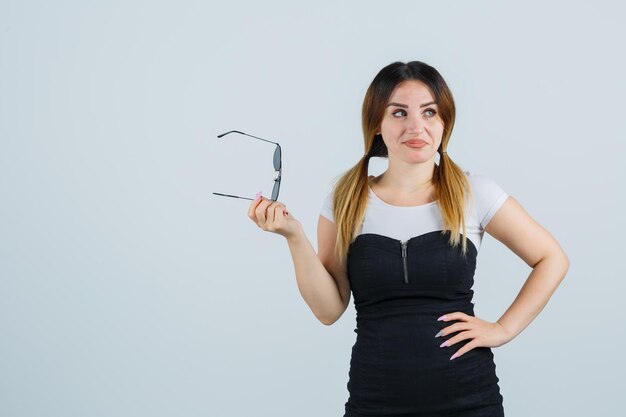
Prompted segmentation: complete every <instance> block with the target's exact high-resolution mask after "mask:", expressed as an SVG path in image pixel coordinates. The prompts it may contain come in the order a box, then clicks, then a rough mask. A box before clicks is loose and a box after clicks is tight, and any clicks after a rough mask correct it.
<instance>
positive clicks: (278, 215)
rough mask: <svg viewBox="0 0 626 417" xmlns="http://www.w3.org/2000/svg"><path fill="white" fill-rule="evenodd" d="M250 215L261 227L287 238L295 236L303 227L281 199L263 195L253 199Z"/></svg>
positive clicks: (249, 209) (249, 210)
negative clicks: (271, 198) (271, 199)
mask: <svg viewBox="0 0 626 417" xmlns="http://www.w3.org/2000/svg"><path fill="white" fill-rule="evenodd" d="M248 217H250V219H252V221H253V222H254V223H256V225H257V226H259V227H260V228H261V229H263V230H265V231H267V232H272V233H277V234H279V235H282V236H284V237H286V238H289V237H291V236H294V235H295V234H296V233H298V232H299V231H300V230H301V229H302V225H301V224H300V222H299V221H298V220H297V219H296V218H295V217H293V216H292V215H291V214H289V212H288V211H287V207H286V206H285V205H284V204H283V203H281V202H280V201H278V200H277V201H270V200H269V199H267V198H264V197H263V196H260V198H259V199H258V200H254V201H252V203H250V207H249V208H248Z"/></svg>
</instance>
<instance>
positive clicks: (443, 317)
mask: <svg viewBox="0 0 626 417" xmlns="http://www.w3.org/2000/svg"><path fill="white" fill-rule="evenodd" d="M445 319H446V316H445V315H444V316H441V317H439V318H438V319H437V321H441V320H445Z"/></svg>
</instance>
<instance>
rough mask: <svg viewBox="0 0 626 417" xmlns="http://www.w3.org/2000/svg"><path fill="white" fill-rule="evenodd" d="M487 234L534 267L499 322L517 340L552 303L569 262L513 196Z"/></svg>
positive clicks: (487, 229)
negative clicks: (547, 305) (553, 295)
mask: <svg viewBox="0 0 626 417" xmlns="http://www.w3.org/2000/svg"><path fill="white" fill-rule="evenodd" d="M485 231H486V232H487V233H489V234H490V235H491V236H493V237H495V238H496V239H497V240H499V241H500V242H502V243H503V244H504V245H505V246H507V247H508V248H509V249H511V251H513V252H514V253H515V254H516V255H517V256H519V257H520V258H521V259H522V260H524V262H526V264H527V265H528V266H530V267H531V268H533V270H532V272H531V273H530V275H529V276H528V278H527V279H526V282H525V283H524V285H523V286H522V289H521V290H520V292H519V294H518V295H517V297H516V298H515V300H514V301H513V303H512V304H511V306H510V307H509V308H508V309H507V310H506V312H505V313H504V314H503V315H502V317H500V318H499V319H498V320H497V323H499V324H500V326H502V327H503V328H504V329H505V331H506V332H507V333H508V335H509V337H510V339H513V338H515V337H516V336H517V335H518V334H520V333H521V332H522V331H523V330H524V329H525V328H526V327H527V326H528V325H529V324H530V323H531V322H532V321H533V320H534V319H535V317H537V315H538V314H539V313H540V312H541V310H543V308H544V307H545V305H546V304H547V303H548V300H549V299H550V297H551V296H552V294H554V292H555V291H556V289H557V287H558V286H559V284H560V283H561V281H562V280H563V278H565V274H566V273H567V270H568V268H569V259H568V257H567V255H565V252H563V250H562V249H561V246H560V245H559V243H558V242H557V241H556V239H554V237H553V236H552V235H551V234H550V233H549V232H548V231H547V230H546V229H544V228H543V227H542V226H541V225H540V224H538V223H537V222H536V221H535V220H533V219H532V217H530V216H529V215H528V213H527V212H526V211H525V210H524V208H523V207H522V206H521V205H520V204H519V202H518V201H517V200H516V199H514V198H513V197H511V196H509V198H508V199H507V200H506V201H505V202H504V204H503V205H502V207H501V208H500V209H499V210H498V212H497V213H496V214H495V215H494V216H493V218H492V219H491V220H490V221H489V224H488V225H487V226H486V227H485ZM510 339H509V340H510Z"/></svg>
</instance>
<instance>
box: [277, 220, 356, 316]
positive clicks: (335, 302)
mask: <svg viewBox="0 0 626 417" xmlns="http://www.w3.org/2000/svg"><path fill="white" fill-rule="evenodd" d="M287 244H288V245H289V250H290V251H291V257H292V258H293V265H294V268H295V272H296V281H297V283H298V289H299V290H300V294H301V295H302V298H304V301H306V303H307V305H308V306H309V308H310V309H311V311H312V312H313V314H315V316H316V317H317V319H318V320H319V321H321V322H322V323H324V324H332V323H333V322H334V321H335V319H336V317H338V316H340V315H341V313H342V312H343V310H344V308H343V302H342V300H341V294H340V293H339V289H338V288H337V283H336V282H335V280H334V279H333V277H332V276H331V275H330V274H329V273H328V271H327V270H326V268H325V267H324V265H323V264H322V261H320V259H319V257H318V256H317V253H316V252H315V249H314V248H313V246H312V245H311V243H310V242H309V240H308V239H307V237H306V234H305V233H304V231H303V230H302V231H301V232H299V233H297V234H296V235H295V236H292V237H289V238H287Z"/></svg>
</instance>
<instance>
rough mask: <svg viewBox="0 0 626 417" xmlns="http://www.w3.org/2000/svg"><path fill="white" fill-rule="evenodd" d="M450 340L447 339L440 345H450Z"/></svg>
mask: <svg viewBox="0 0 626 417" xmlns="http://www.w3.org/2000/svg"><path fill="white" fill-rule="evenodd" d="M448 342H449V340H446V341H445V342H443V343H442V344H441V345H440V346H439V347H444V346H448Z"/></svg>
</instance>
